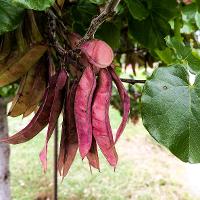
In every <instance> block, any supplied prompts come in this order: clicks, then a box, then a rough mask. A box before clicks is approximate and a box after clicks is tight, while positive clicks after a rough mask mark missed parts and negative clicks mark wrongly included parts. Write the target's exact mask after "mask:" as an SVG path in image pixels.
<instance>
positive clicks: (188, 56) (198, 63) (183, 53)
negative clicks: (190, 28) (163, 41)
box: [167, 38, 200, 73]
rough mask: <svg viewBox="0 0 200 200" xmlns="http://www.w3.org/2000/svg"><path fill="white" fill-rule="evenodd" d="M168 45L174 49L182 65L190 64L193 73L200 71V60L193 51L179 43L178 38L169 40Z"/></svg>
mask: <svg viewBox="0 0 200 200" xmlns="http://www.w3.org/2000/svg"><path fill="white" fill-rule="evenodd" d="M167 45H168V46H169V47H170V48H171V49H173V51H174V53H175V55H176V57H177V60H179V62H180V63H184V64H188V65H189V67H190V70H191V72H193V73H195V72H199V71H200V59H198V58H197V57H196V56H194V55H193V54H192V49H191V48H190V47H189V46H185V45H184V43H182V42H179V41H178V40H177V39H176V38H168V39H167Z"/></svg>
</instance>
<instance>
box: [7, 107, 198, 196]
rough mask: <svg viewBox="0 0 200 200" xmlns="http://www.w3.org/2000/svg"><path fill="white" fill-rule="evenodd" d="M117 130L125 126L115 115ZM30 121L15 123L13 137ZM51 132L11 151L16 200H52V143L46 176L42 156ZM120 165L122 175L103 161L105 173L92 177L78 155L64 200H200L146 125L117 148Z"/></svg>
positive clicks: (62, 188) (63, 187)
mask: <svg viewBox="0 0 200 200" xmlns="http://www.w3.org/2000/svg"><path fill="white" fill-rule="evenodd" d="M110 118H111V120H112V127H113V129H114V130H116V129H117V126H118V124H119V122H120V117H119V115H118V113H117V112H116V111H115V110H113V109H111V112H110ZM29 120H30V118H28V119H24V120H23V121H22V120H21V119H19V118H16V119H11V118H9V127H10V133H15V132H16V131H18V130H20V129H21V128H22V127H24V126H25V124H27V123H28V121H29ZM44 139H45V131H43V132H41V133H40V134H39V135H38V136H37V137H35V138H34V139H33V140H31V141H30V142H27V143H25V144H20V145H16V146H12V147H11V162H10V168H11V187H12V199H13V200H32V199H38V200H39V199H41V200H42V199H48V198H49V199H52V186H53V182H52V177H53V171H52V168H53V167H52V166H53V162H52V155H53V152H52V151H53V148H52V141H51V142H50V145H49V155H48V157H49V160H48V172H47V173H46V174H45V175H44V174H43V172H42V169H41V165H40V161H39V158H38V154H39V152H40V150H41V149H42V146H43V144H44ZM117 150H118V152H119V164H118V167H117V169H116V172H114V171H113V169H112V168H111V167H109V166H108V164H107V163H106V161H105V159H104V158H103V157H102V156H100V160H101V172H100V173H99V172H98V171H95V170H93V173H92V174H91V173H90V170H89V167H88V164H87V162H86V161H83V162H82V160H81V159H80V156H79V155H78V156H77V158H76V160H75V163H74V164H73V166H72V168H71V170H70V172H69V174H68V176H67V177H66V178H65V180H64V181H63V182H61V179H59V200H80V199H81V200H82V199H83V200H96V199H98V200H124V199H133V200H176V199H177V200H196V199H198V198H197V197H194V196H193V195H192V194H190V191H189V189H188V188H186V186H185V185H184V182H183V180H182V179H181V177H182V174H183V173H184V165H183V164H182V163H181V161H178V160H177V159H176V158H174V157H173V156H172V155H171V154H169V153H168V152H167V151H166V150H163V149H162V148H161V147H160V146H159V145H157V144H156V143H155V142H154V141H153V140H152V139H151V138H150V137H149V136H148V134H147V132H146V131H145V129H144V128H143V126H142V125H141V123H139V124H138V125H136V126H134V125H132V124H128V126H127V128H126V130H125V133H124V135H123V136H122V138H121V140H120V141H119V142H118V144H117Z"/></svg>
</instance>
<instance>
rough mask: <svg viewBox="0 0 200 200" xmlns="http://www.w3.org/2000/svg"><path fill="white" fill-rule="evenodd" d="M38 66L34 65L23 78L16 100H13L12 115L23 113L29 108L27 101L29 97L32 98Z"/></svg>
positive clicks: (9, 113) (10, 114)
mask: <svg viewBox="0 0 200 200" xmlns="http://www.w3.org/2000/svg"><path fill="white" fill-rule="evenodd" d="M35 72H36V68H35V67H33V68H32V69H30V71H29V72H28V73H27V74H26V75H25V76H24V77H23V78H22V81H21V82H20V86H19V90H18V92H17V95H16V96H15V98H14V100H13V101H12V106H11V107H10V110H9V112H8V115H9V116H11V117H17V116H19V115H21V114H23V113H24V112H25V111H26V110H27V103H28V101H29V99H30V98H31V99H32V96H31V93H32V91H31V88H32V85H33V83H34V80H35V78H36V73H35Z"/></svg>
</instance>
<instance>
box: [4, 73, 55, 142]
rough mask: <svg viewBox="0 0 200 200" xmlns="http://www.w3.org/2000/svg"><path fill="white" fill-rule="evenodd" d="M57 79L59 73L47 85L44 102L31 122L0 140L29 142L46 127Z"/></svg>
mask: <svg viewBox="0 0 200 200" xmlns="http://www.w3.org/2000/svg"><path fill="white" fill-rule="evenodd" d="M56 80H57V74H56V75H55V76H53V77H52V78H51V79H50V83H49V86H48V87H47V89H46V91H45V94H44V98H43V102H42V104H41V106H40V108H39V110H38V111H37V113H36V114H35V116H34V117H33V119H32V120H31V122H30V123H29V124H28V125H27V126H26V127H25V128H24V129H22V130H21V131H20V132H18V133H16V134H15V135H13V136H11V137H8V138H3V139H1V140H0V142H6V143H10V144H19V143H23V142H27V141H29V140H30V139H32V138H33V137H35V136H36V135H37V134H38V133H39V132H40V131H41V130H42V129H44V128H45V126H46V125H47V124H48V122H49V115H50V111H51V106H52V103H53V99H54V89H55V85H56Z"/></svg>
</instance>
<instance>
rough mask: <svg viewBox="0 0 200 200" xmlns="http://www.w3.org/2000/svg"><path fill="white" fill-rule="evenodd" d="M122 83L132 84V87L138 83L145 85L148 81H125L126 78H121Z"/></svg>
mask: <svg viewBox="0 0 200 200" xmlns="http://www.w3.org/2000/svg"><path fill="white" fill-rule="evenodd" d="M121 81H122V82H124V83H129V84H132V85H135V84H136V83H141V84H144V83H145V82H146V80H134V79H125V78H121Z"/></svg>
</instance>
